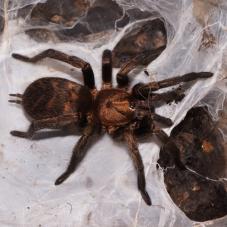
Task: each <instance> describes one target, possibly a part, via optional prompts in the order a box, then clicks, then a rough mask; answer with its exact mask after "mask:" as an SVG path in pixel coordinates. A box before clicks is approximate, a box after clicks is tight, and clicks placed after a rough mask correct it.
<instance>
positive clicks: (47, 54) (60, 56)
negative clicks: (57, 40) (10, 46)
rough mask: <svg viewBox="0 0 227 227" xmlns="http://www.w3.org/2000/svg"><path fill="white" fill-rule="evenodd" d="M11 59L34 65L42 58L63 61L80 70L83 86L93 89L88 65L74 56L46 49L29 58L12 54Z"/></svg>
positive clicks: (92, 74) (92, 76)
mask: <svg viewBox="0 0 227 227" xmlns="http://www.w3.org/2000/svg"><path fill="white" fill-rule="evenodd" d="M12 57H13V58H16V59H18V60H21V61H24V62H31V63H36V62H38V61H40V60H42V59H44V58H53V59H56V60H59V61H63V62H65V63H68V64H70V65H72V66H74V67H76V68H81V69H82V73H83V78H84V84H85V85H86V86H88V87H89V88H90V89H95V79H94V73H93V70H92V68H91V66H90V64H89V63H87V62H85V61H84V60H82V59H80V58H78V57H76V56H70V55H67V54H65V53H63V52H61V51H58V50H54V49H48V50H45V51H43V52H41V53H40V54H37V55H35V56H34V57H31V58H29V57H27V56H24V55H20V54H15V53H14V54H12Z"/></svg>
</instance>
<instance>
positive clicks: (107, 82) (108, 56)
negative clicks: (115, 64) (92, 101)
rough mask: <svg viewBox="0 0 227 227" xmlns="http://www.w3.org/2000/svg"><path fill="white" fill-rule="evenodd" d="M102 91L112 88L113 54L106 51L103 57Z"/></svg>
mask: <svg viewBox="0 0 227 227" xmlns="http://www.w3.org/2000/svg"><path fill="white" fill-rule="evenodd" d="M102 81H103V84H102V89H105V88H111V87H112V53H111V51H110V50H104V52H103V55H102Z"/></svg>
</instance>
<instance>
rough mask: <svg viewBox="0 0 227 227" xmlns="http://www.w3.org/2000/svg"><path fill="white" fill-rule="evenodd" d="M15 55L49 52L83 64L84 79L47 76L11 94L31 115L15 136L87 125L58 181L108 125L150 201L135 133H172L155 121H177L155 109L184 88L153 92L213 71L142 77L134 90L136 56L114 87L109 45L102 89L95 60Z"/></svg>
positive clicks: (161, 135)
mask: <svg viewBox="0 0 227 227" xmlns="http://www.w3.org/2000/svg"><path fill="white" fill-rule="evenodd" d="M12 57H14V58H16V59H18V60H21V61H24V62H31V63H35V62H37V61H39V60H41V59H43V58H47V57H49V58H53V59H56V60H59V61H62V62H65V63H68V64H70V65H72V66H74V67H76V68H80V69H81V70H82V73H83V79H84V85H80V84H78V83H76V82H73V81H70V80H67V79H63V78H57V77H44V78H41V79H38V80H36V81H34V82H33V83H31V84H30V85H29V86H28V87H27V88H26V90H25V91H24V93H23V94H10V96H14V97H17V99H16V100H9V102H13V103H18V104H21V105H22V106H23V108H24V110H25V112H26V113H27V114H28V116H29V117H30V118H31V124H30V127H29V128H28V130H27V131H26V132H22V131H11V132H10V133H11V134H12V135H13V136H18V137H23V138H32V136H33V135H34V134H35V132H37V131H38V130H41V129H47V128H48V129H63V128H64V127H66V126H69V125H71V126H74V127H75V129H76V128H77V127H78V126H79V127H82V136H81V137H80V139H79V140H78V142H77V144H76V146H75V147H74V149H73V152H72V157H71V160H70V163H69V165H68V167H67V169H66V170H65V172H64V173H63V174H62V175H61V176H60V177H59V178H57V180H56V181H55V185H59V184H61V183H62V182H63V181H65V180H66V179H67V178H68V177H69V176H70V175H71V174H72V173H73V172H74V171H75V169H76V168H77V166H78V164H79V163H80V161H81V160H82V159H83V158H84V156H85V154H86V149H85V147H86V145H87V143H88V142H89V141H90V139H91V138H92V136H93V135H94V133H95V132H97V131H98V130H99V131H100V130H102V131H103V130H104V131H105V132H107V133H108V134H109V135H112V136H116V135H121V136H122V138H123V139H124V141H125V142H126V144H127V146H128V150H129V154H130V156H131V158H132V161H133V164H134V166H135V169H136V171H137V181H138V189H139V191H140V193H141V195H142V198H143V199H144V201H145V202H146V204H147V205H151V199H150V197H149V195H148V193H147V191H146V182H145V176H144V166H143V162H142V158H141V156H140V153H139V150H138V144H137V139H136V138H137V137H138V136H139V135H144V134H146V133H148V134H149V133H150V134H155V135H157V136H158V138H159V139H160V140H161V141H162V142H164V143H165V142H166V141H167V140H168V136H167V135H166V134H165V133H164V131H163V130H161V129H160V128H159V127H158V126H156V125H155V124H154V122H157V123H161V124H163V126H167V127H169V126H171V125H172V121H171V119H169V118H166V117H163V116H160V115H158V114H156V113H155V104H156V103H160V102H166V103H168V102H171V101H180V100H181V99H182V98H183V97H184V94H183V93H182V92H180V90H179V89H175V90H172V91H169V92H165V93H161V94H160V93H153V92H154V91H157V90H159V89H161V88H165V87H169V86H173V85H177V84H179V83H181V82H188V81H192V80H195V79H198V78H208V77H211V76H212V75H213V74H212V73H210V72H201V73H189V74H185V75H183V76H178V77H173V78H171V79H166V80H161V81H158V82H151V83H147V84H142V83H139V84H136V85H135V86H134V87H133V88H132V89H131V90H129V89H128V86H129V77H128V73H129V72H130V71H131V70H132V69H134V68H135V67H136V64H135V59H133V60H131V61H130V62H128V63H126V64H125V65H124V66H123V67H122V68H121V69H120V71H119V72H118V74H117V83H118V88H112V54H111V51H110V50H105V51H104V52H103V56H102V81H103V82H102V88H101V90H100V91H98V90H97V89H96V87H95V79H94V74H93V70H92V68H91V66H90V64H89V63H87V62H85V61H84V60H82V59H80V58H78V57H76V56H69V55H67V54H65V53H62V52H60V51H58V50H53V49H48V50H45V51H43V52H42V53H40V54H38V55H36V56H34V57H31V58H29V57H27V56H23V55H19V54H12ZM114 138H115V137H114ZM176 163H177V164H178V165H181V163H180V161H179V158H176Z"/></svg>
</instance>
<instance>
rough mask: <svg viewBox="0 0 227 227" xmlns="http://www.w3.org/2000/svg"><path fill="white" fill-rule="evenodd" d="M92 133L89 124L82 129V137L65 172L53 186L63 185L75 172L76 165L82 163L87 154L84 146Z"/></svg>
mask: <svg viewBox="0 0 227 227" xmlns="http://www.w3.org/2000/svg"><path fill="white" fill-rule="evenodd" d="M93 131H94V126H93V124H89V125H88V126H87V127H86V128H85V129H84V132H83V135H82V136H81V137H80V139H79V141H78V142H77V144H76V146H75V147H74V149H73V152H72V156H71V159H70V162H69V165H68V167H67V169H66V171H65V172H64V173H63V174H62V175H61V176H60V177H58V178H57V180H56V181H55V185H59V184H61V183H63V182H64V181H65V180H66V179H67V178H68V177H69V176H70V175H71V174H72V173H73V172H74V171H75V170H76V168H77V166H78V164H79V163H80V162H81V161H82V159H83V158H84V156H85V155H86V153H87V149H86V145H87V143H88V141H89V139H90V138H91V137H92V135H93Z"/></svg>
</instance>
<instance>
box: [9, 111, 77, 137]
mask: <svg viewBox="0 0 227 227" xmlns="http://www.w3.org/2000/svg"><path fill="white" fill-rule="evenodd" d="M77 120H78V116H77V115H76V114H68V115H62V116H59V117H52V118H47V119H42V120H34V121H33V122H32V123H31V125H30V126H29V128H28V130H27V131H26V132H22V131H16V130H14V131H11V132H10V134H11V135H13V136H17V137H21V138H31V137H32V136H33V135H34V134H35V132H36V131H38V130H41V129H44V128H48V129H59V128H63V127H64V126H66V125H69V124H70V123H75V122H77Z"/></svg>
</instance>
